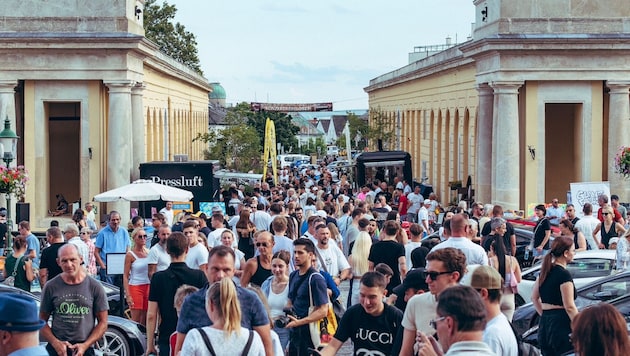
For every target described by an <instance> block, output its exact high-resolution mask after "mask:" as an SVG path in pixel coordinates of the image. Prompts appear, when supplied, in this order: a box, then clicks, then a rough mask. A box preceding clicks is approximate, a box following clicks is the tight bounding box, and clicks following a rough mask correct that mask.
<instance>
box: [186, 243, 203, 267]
mask: <svg viewBox="0 0 630 356" xmlns="http://www.w3.org/2000/svg"><path fill="white" fill-rule="evenodd" d="M207 263H208V249H207V248H206V246H204V245H202V244H200V243H198V244H196V245H195V247H190V248H188V255H186V266H188V268H192V269H199V266H201V265H205V264H207Z"/></svg>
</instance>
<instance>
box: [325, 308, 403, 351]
mask: <svg viewBox="0 0 630 356" xmlns="http://www.w3.org/2000/svg"><path fill="white" fill-rule="evenodd" d="M384 306H385V309H383V313H381V315H379V316H372V315H370V314H368V313H366V312H365V310H364V309H363V306H361V304H355V305H353V306H351V307H350V308H349V309H348V310H346V313H345V314H344V315H343V317H342V318H341V321H340V322H339V327H338V328H337V332H336V333H335V339H337V340H339V341H341V342H342V343H343V342H345V341H346V340H348V338H350V339H352V342H353V343H354V354H355V355H390V354H391V352H392V347H393V345H394V339H395V337H396V333H397V331H398V328H399V327H400V323H401V321H402V317H403V313H402V312H401V311H400V310H398V309H397V308H395V307H392V306H390V305H387V304H385V305H384ZM375 351H378V352H375Z"/></svg>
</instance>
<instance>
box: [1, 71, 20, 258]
mask: <svg viewBox="0 0 630 356" xmlns="http://www.w3.org/2000/svg"><path fill="white" fill-rule="evenodd" d="M17 85H18V82H17V80H0V131H2V130H4V120H5V119H6V118H7V117H8V118H9V121H10V122H11V130H13V131H15V132H17V127H16V125H15V87H17ZM18 144H19V143H18ZM16 154H17V152H16ZM17 159H18V158H17V156H16V157H15V158H14V159H13V162H11V166H12V167H15V166H16V165H17ZM0 165H2V166H4V162H2V155H0ZM6 196H7V194H0V201H1V202H2V206H4V207H7V210H8V211H9V212H10V216H8V219H9V220H11V222H12V223H13V226H11V230H15V225H14V224H15V223H16V222H15V202H16V201H17V199H15V196H13V195H12V197H13V199H11V206H10V207H9V205H8V202H7V199H6ZM7 243H8V241H7ZM6 247H9V248H10V247H11V246H6Z"/></svg>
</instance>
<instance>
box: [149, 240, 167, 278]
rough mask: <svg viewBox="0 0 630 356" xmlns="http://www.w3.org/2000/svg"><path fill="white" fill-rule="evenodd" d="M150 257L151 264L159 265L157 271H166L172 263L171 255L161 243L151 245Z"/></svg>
mask: <svg viewBox="0 0 630 356" xmlns="http://www.w3.org/2000/svg"><path fill="white" fill-rule="evenodd" d="M148 258H149V264H150V265H157V267H156V269H155V271H156V272H160V271H164V270H165V269H167V268H168V266H169V265H170V264H171V256H170V255H169V254H168V252H166V250H165V249H164V247H162V245H160V244H159V243H157V244H155V246H153V247H151V249H150V250H149V257H148Z"/></svg>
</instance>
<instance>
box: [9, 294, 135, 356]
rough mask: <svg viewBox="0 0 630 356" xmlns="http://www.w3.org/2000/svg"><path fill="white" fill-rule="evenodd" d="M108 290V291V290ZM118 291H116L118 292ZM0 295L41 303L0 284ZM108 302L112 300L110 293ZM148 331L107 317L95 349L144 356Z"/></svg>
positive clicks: (109, 353)
mask: <svg viewBox="0 0 630 356" xmlns="http://www.w3.org/2000/svg"><path fill="white" fill-rule="evenodd" d="M106 290H107V289H106ZM117 291H118V290H117V289H116V292H117ZM0 293H17V294H20V295H22V296H24V298H30V299H33V300H34V301H35V302H36V303H37V305H39V302H40V296H39V295H36V294H33V293H29V292H26V291H24V290H22V289H19V288H15V287H10V286H8V285H5V284H1V283H0ZM108 300H109V301H110V305H111V300H110V296H109V293H108ZM146 343H147V337H146V329H145V328H144V326H142V325H140V324H138V323H136V322H134V321H131V320H128V319H123V318H120V317H117V316H113V315H108V316H107V330H106V331H105V335H103V338H101V340H99V341H98V342H97V343H96V344H95V348H96V349H97V350H98V351H100V352H102V354H103V355H111V356H114V355H116V356H132V355H144V353H145V350H146Z"/></svg>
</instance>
